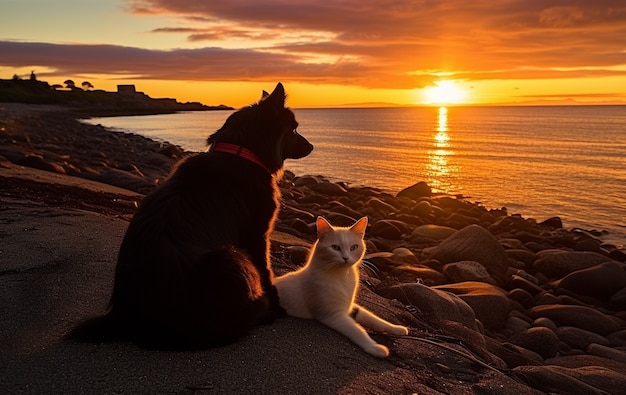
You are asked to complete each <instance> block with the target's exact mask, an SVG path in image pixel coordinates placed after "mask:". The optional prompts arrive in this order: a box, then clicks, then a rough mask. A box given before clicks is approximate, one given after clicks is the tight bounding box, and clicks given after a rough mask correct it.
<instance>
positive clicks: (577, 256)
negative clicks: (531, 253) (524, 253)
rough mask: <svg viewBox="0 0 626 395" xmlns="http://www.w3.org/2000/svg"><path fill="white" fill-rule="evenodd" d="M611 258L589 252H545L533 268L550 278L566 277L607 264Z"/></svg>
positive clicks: (541, 253)
mask: <svg viewBox="0 0 626 395" xmlns="http://www.w3.org/2000/svg"><path fill="white" fill-rule="evenodd" d="M607 261H610V258H607V257H606V256H604V255H602V254H598V253H595V252H587V251H564V250H553V249H551V250H544V251H541V252H540V253H539V254H538V258H537V260H536V261H535V262H534V264H533V266H534V267H535V269H537V270H539V271H540V272H542V273H544V274H545V275H547V276H549V277H559V278H560V277H564V276H566V275H568V274H570V273H572V272H575V271H577V270H581V269H587V268H589V267H592V266H595V265H598V264H600V263H605V262H607Z"/></svg>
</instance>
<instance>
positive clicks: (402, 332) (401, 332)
mask: <svg viewBox="0 0 626 395" xmlns="http://www.w3.org/2000/svg"><path fill="white" fill-rule="evenodd" d="M387 333H389V334H390V335H396V336H406V335H408V334H409V328H407V327H406V326H402V325H394V326H393V327H391V328H389V329H388V330H387Z"/></svg>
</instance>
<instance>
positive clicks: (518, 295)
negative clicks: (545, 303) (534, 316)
mask: <svg viewBox="0 0 626 395" xmlns="http://www.w3.org/2000/svg"><path fill="white" fill-rule="evenodd" d="M508 296H509V299H511V300H514V301H516V302H518V303H519V304H521V305H522V306H523V307H525V308H527V309H528V308H530V307H532V306H534V298H533V296H532V295H531V294H530V293H529V292H528V291H525V290H523V289H521V288H514V289H512V290H510V291H509V294H508Z"/></svg>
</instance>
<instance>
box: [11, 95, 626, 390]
mask: <svg viewBox="0 0 626 395" xmlns="http://www.w3.org/2000/svg"><path fill="white" fill-rule="evenodd" d="M9 107H12V106H7V105H6V104H5V103H0V206H1V208H2V213H3V214H2V215H3V217H2V221H0V223H2V229H0V237H1V238H2V239H3V243H5V244H4V245H5V247H3V248H0V258H2V261H0V301H1V302H0V311H3V312H6V314H4V313H3V314H2V316H3V317H0V333H3V335H2V337H1V338H0V339H1V341H2V343H0V347H1V350H0V368H2V370H3V371H5V372H7V374H3V377H0V386H2V387H3V388H7V389H8V390H14V391H17V392H19V391H27V390H28V389H27V388H30V390H31V391H33V390H34V391H36V389H43V388H48V389H49V388H56V389H58V390H59V391H61V392H63V391H62V390H65V391H70V392H72V391H74V392H76V391H80V390H83V391H85V392H94V391H95V392H102V391H113V390H116V391H121V390H126V391H131V392H133V390H135V391H137V390H140V389H142V390H143V391H149V392H172V391H177V392H180V391H183V390H185V391H187V392H189V391H192V390H193V388H202V389H208V390H211V389H212V390H213V391H216V392H224V391H226V392H228V391H237V390H238V391H244V390H247V391H249V390H250V389H254V390H257V391H271V392H281V391H282V392H292V393H298V392H300V393H302V392H307V391H310V390H311V388H322V387H323V391H324V392H333V393H357V392H371V393H403V392H419V393H427V394H436V393H442V392H444V393H450V394H465V393H471V392H472V391H473V392H476V391H481V393H490V394H497V393H499V391H498V389H501V388H503V387H504V386H506V387H507V388H511V391H513V392H516V393H520V394H538V393H542V392H550V391H553V392H558V391H563V390H564V389H566V388H578V389H580V388H586V389H587V390H588V391H589V392H590V393H600V391H605V392H607V393H615V392H616V388H619V389H623V388H624V387H625V386H626V374H624V371H626V312H625V311H626V251H624V250H620V249H618V248H617V247H616V246H614V245H608V244H605V243H603V242H602V241H601V240H599V239H598V238H597V237H596V236H595V235H594V234H592V233H591V232H590V231H586V230H575V229H564V228H563V226H562V224H561V221H560V219H559V218H558V217H553V218H549V219H547V220H545V221H542V222H537V221H536V220H533V219H531V218H524V217H522V216H519V215H509V214H508V213H507V212H506V211H504V210H501V209H487V208H485V207H482V206H481V205H479V204H475V203H471V202H468V201H465V200H463V199H457V198H455V197H452V196H447V195H436V194H432V193H431V190H430V187H429V186H428V185H426V184H425V183H417V184H415V185H413V186H410V187H407V188H406V189H404V190H402V191H400V192H399V193H398V194H395V195H392V194H389V193H386V192H384V191H381V190H379V189H376V188H369V187H351V186H349V185H346V184H343V183H341V182H329V181H328V180H326V179H325V178H324V177H322V176H310V175H302V176H297V175H295V174H293V173H291V172H288V171H287V172H285V177H284V178H283V179H282V180H281V181H280V187H281V192H282V196H283V204H282V209H281V212H280V214H279V217H278V219H277V221H276V227H275V232H274V234H273V235H272V251H271V253H272V265H273V269H274V271H275V272H276V273H277V274H282V273H285V272H287V271H289V270H293V269H295V268H296V267H298V266H299V265H301V264H302V263H303V260H304V259H305V255H306V252H307V246H308V245H310V243H311V242H312V241H314V238H315V232H314V228H313V226H312V225H313V223H314V219H315V217H316V216H318V215H324V216H325V217H326V218H328V219H329V220H330V221H331V223H333V224H335V225H347V224H351V223H352V222H353V221H354V220H355V219H357V218H359V217H361V216H365V215H367V216H368V218H369V219H370V225H369V226H368V229H367V232H366V241H367V250H368V255H367V257H366V261H367V264H366V265H364V268H363V269H362V285H361V289H360V291H359V296H358V300H359V303H361V304H362V305H364V306H365V307H367V308H368V309H370V310H372V311H374V312H375V313H376V314H378V315H380V316H381V317H383V318H385V319H388V320H390V321H393V322H396V323H403V324H405V325H408V326H409V327H410V328H411V333H410V335H411V336H410V337H406V338H389V337H385V336H381V335H376V339H377V340H378V341H380V342H382V343H384V344H386V345H388V346H389V348H390V349H391V350H392V356H391V357H390V359H388V360H375V359H373V358H371V357H369V356H367V355H365V354H363V353H362V351H361V350H360V349H358V347H355V346H353V345H351V344H350V343H349V342H348V341H347V340H346V339H345V338H343V337H342V336H340V335H338V334H336V333H334V332H332V331H329V330H328V329H327V328H325V327H323V326H321V325H317V324H316V323H314V322H309V321H302V320H295V319H285V320H280V321H279V322H278V323H276V324H274V325H271V326H268V327H262V328H259V329H258V330H255V331H253V333H252V334H251V335H250V336H247V337H246V338H245V339H243V340H242V341H241V342H238V343H236V344H233V345H231V346H228V347H226V348H222V349H217V350H205V351H202V352H198V353H175V354H169V353H166V354H164V353H159V352H150V351H146V350H141V349H138V348H136V347H135V346H134V345H131V344H106V345H85V344H71V343H67V342H64V341H62V340H61V337H62V335H63V333H65V332H66V331H67V330H69V328H71V327H72V326H73V325H74V324H75V323H76V322H78V321H80V320H81V319H83V318H86V317H87V316H90V315H92V314H94V313H96V314H97V313H99V312H102V310H103V309H104V307H105V306H106V301H107V298H108V296H109V293H110V287H111V284H112V273H113V270H114V266H115V256H116V253H117V249H118V248H119V243H120V242H121V238H122V236H123V233H124V231H125V228H126V226H127V221H128V220H129V219H130V217H131V216H132V214H133V212H134V210H135V207H136V205H137V204H139V202H140V201H141V198H142V196H143V195H144V194H146V193H149V192H150V191H151V190H152V189H154V188H155V187H156V185H157V184H158V183H159V182H160V181H161V180H163V179H164V178H165V177H167V174H168V172H169V169H170V168H171V166H172V165H173V164H174V163H175V162H176V161H177V160H179V159H180V158H182V157H183V156H184V155H186V154H188V153H186V152H184V151H183V150H182V149H180V147H177V146H175V145H171V144H168V143H158V142H155V141H152V140H150V139H147V138H144V137H141V136H138V135H133V134H128V133H122V132H115V131H110V130H107V129H105V128H103V127H101V126H92V125H87V124H83V123H80V122H78V121H76V119H75V114H73V113H71V112H68V111H65V110H63V109H58V108H57V109H54V111H50V110H51V109H50V108H48V107H32V106H23V105H22V106H17V107H14V108H9ZM425 340H430V341H433V342H435V341H436V342H439V343H445V344H446V347H448V348H454V349H455V350H453V351H450V350H448V349H445V348H442V347H441V346H438V345H432V344H429V343H427V342H425ZM285 350H289V352H287V353H285V352H284V351H285ZM294 350H295V351H298V352H292V351H294ZM459 352H460V353H461V357H460V356H459V354H458V353H459ZM134 357H138V358H140V359H141V361H142V363H140V364H137V363H136V362H135V361H134ZM472 358H474V360H472ZM476 360H478V361H479V362H480V363H476ZM55 361H57V362H58V361H61V362H62V363H63V364H64V365H63V367H64V370H63V371H62V372H61V373H59V372H57V368H58V366H57V362H55ZM190 361H191V362H190ZM206 361H212V362H211V363H208V366H207V365H206V364H207V362H206ZM242 361H245V369H244V370H241V368H242ZM215 363H217V364H218V365H219V366H220V367H221V369H214V367H213V368H212V367H211V366H213V365H214V364H215ZM111 364H112V365H111ZM163 364H165V365H163ZM481 364H482V365H481ZM178 365H180V366H185V367H186V368H187V369H189V372H191V374H190V373H189V372H187V371H182V370H180V369H179V368H176V366H178ZM486 365H488V366H489V368H487V367H485V366H486ZM113 366H115V367H116V368H115V370H113ZM162 366H165V368H166V369H167V368H169V369H170V370H171V371H172V372H174V373H172V374H171V375H169V376H168V382H167V383H166V382H164V381H162V380H158V379H156V378H154V377H155V376H154V372H152V373H150V371H151V370H154V369H156V370H155V371H159V370H160V369H162V368H161V367H162ZM268 366H269V367H270V369H271V370H270V371H271V372H275V374H274V375H272V374H269V375H268V374H267V367H268ZM311 366H314V368H311ZM198 367H202V369H198ZM337 367H341V370H342V372H343V373H342V374H337ZM59 375H60V378H59ZM242 375H243V376H242ZM320 375H322V377H324V378H325V380H323V381H324V382H323V383H320V380H319V376H320ZM85 377H92V378H96V379H95V380H85ZM137 377H153V378H154V380H151V381H149V382H141V380H139V381H138V380H137ZM242 377H246V379H245V380H242ZM320 385H321V386H322V387H320Z"/></svg>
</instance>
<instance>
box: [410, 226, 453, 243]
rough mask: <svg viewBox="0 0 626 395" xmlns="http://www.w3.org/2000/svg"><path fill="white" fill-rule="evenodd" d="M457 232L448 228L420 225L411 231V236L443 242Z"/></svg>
mask: <svg viewBox="0 0 626 395" xmlns="http://www.w3.org/2000/svg"><path fill="white" fill-rule="evenodd" d="M456 231H457V230H456V229H454V228H450V227H448V226H441V225H431V224H428V225H420V226H418V227H417V228H415V229H413V232H412V233H411V235H413V236H420V237H426V238H429V239H433V240H444V239H446V238H448V237H450V236H452V235H453V234H454V233H455V232H456Z"/></svg>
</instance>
